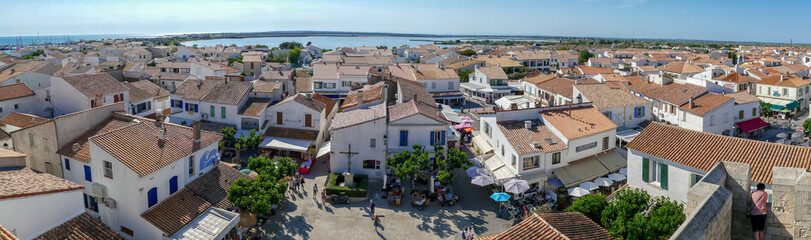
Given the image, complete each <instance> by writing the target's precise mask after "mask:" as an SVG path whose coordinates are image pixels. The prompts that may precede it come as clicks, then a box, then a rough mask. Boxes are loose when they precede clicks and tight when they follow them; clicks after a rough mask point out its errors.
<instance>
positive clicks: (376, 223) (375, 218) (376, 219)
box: [373, 215, 380, 232]
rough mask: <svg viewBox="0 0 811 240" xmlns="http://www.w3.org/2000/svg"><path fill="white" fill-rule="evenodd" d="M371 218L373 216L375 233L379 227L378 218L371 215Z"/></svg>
mask: <svg viewBox="0 0 811 240" xmlns="http://www.w3.org/2000/svg"><path fill="white" fill-rule="evenodd" d="M373 216H374V217H373V218H374V220H375V232H377V227H378V226H380V217H378V216H377V215H373Z"/></svg>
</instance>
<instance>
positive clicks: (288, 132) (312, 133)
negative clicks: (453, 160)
mask: <svg viewBox="0 0 811 240" xmlns="http://www.w3.org/2000/svg"><path fill="white" fill-rule="evenodd" d="M264 136H265V137H278V138H289V139H299V140H309V141H315V139H316V138H318V131H316V130H304V129H296V128H282V127H268V129H267V130H266V131H265V135H264Z"/></svg>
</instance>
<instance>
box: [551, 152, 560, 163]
mask: <svg viewBox="0 0 811 240" xmlns="http://www.w3.org/2000/svg"><path fill="white" fill-rule="evenodd" d="M558 163H560V152H556V153H552V164H558Z"/></svg>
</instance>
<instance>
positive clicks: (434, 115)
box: [389, 100, 450, 123]
mask: <svg viewBox="0 0 811 240" xmlns="http://www.w3.org/2000/svg"><path fill="white" fill-rule="evenodd" d="M417 114H421V115H423V116H426V117H428V118H430V119H433V120H435V121H437V122H440V123H450V122H449V121H448V120H447V119H445V117H444V116H443V115H442V113H440V111H439V109H437V108H436V105H434V106H431V105H428V104H425V103H422V102H420V101H413V100H412V101H408V102H404V103H398V104H395V105H391V106H389V122H394V121H397V120H400V119H403V118H407V117H410V116H413V115H417Z"/></svg>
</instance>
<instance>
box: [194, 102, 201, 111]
mask: <svg viewBox="0 0 811 240" xmlns="http://www.w3.org/2000/svg"><path fill="white" fill-rule="evenodd" d="M197 106H200V104H194V112H197Z"/></svg>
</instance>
